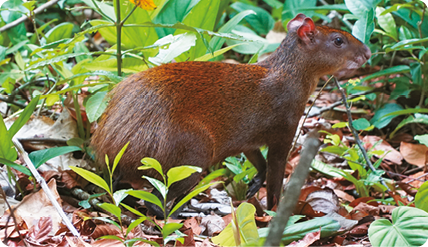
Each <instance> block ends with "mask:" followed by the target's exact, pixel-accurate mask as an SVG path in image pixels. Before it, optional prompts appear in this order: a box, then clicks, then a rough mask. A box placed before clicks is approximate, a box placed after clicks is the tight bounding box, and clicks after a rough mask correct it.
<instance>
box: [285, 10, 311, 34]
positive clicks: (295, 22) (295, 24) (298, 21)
mask: <svg viewBox="0 0 428 247" xmlns="http://www.w3.org/2000/svg"><path fill="white" fill-rule="evenodd" d="M305 18H306V15H304V14H302V13H300V14H297V15H296V17H294V18H293V19H292V20H291V21H289V22H288V24H287V30H288V32H292V31H295V30H297V29H298V28H299V27H300V26H301V25H302V24H303V21H304V20H305Z"/></svg>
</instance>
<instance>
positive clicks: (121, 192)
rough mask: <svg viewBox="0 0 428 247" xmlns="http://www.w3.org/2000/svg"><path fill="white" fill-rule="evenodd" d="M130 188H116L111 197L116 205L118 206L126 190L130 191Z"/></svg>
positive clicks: (124, 196)
mask: <svg viewBox="0 0 428 247" xmlns="http://www.w3.org/2000/svg"><path fill="white" fill-rule="evenodd" d="M131 190H132V189H123V190H117V191H115V192H114V193H113V199H114V202H115V205H116V206H119V204H120V203H121V202H122V201H123V199H125V198H126V197H127V196H128V193H127V192H128V191H131Z"/></svg>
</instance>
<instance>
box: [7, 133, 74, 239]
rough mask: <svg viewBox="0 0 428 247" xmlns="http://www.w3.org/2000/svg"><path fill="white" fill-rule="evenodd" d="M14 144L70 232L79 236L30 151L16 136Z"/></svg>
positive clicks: (13, 139)
mask: <svg viewBox="0 0 428 247" xmlns="http://www.w3.org/2000/svg"><path fill="white" fill-rule="evenodd" d="M12 141H13V144H14V145H15V147H16V149H17V150H18V152H19V153H20V154H21V157H22V158H23V159H24V161H25V163H26V164H27V167H28V168H29V169H30V171H31V173H32V174H33V176H34V178H35V179H36V181H37V182H38V183H39V184H40V186H41V187H42V189H43V191H44V192H45V193H46V195H47V196H48V198H49V200H50V201H51V202H52V205H53V206H54V207H55V208H56V210H57V211H58V214H59V215H60V216H61V218H62V220H63V221H64V223H65V225H66V226H67V228H68V229H69V230H70V232H71V233H72V234H73V235H74V236H75V237H79V235H80V234H79V232H77V230H76V228H75V227H74V226H73V224H72V223H71V221H70V220H69V219H68V218H67V215H65V213H64V211H63V210H62V208H61V206H60V205H59V203H58V202H57V200H56V199H55V197H54V195H53V194H52V192H51V190H50V189H49V187H48V185H47V184H46V181H45V180H44V179H43V177H42V176H40V174H39V172H38V171H37V170H36V168H35V167H34V164H33V162H31V160H30V158H29V157H28V153H27V152H25V150H24V148H23V147H22V145H21V143H20V142H19V141H18V139H16V137H14V138H12Z"/></svg>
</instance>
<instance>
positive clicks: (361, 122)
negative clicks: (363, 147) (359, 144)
mask: <svg viewBox="0 0 428 247" xmlns="http://www.w3.org/2000/svg"><path fill="white" fill-rule="evenodd" d="M370 125H371V124H370V122H369V121H368V120H367V119H365V118H359V119H356V120H354V121H352V126H354V128H355V129H356V130H365V129H367V128H369V127H370Z"/></svg>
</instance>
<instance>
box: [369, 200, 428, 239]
mask: <svg viewBox="0 0 428 247" xmlns="http://www.w3.org/2000/svg"><path fill="white" fill-rule="evenodd" d="M427 220H428V213H427V212H425V211H423V210H420V209H418V208H412V207H406V206H400V207H397V208H395V209H394V210H393V211H392V222H391V221H389V220H387V219H379V220H376V221H374V222H373V223H372V224H371V225H370V227H369V239H370V243H371V244H372V245H373V246H397V247H398V246H421V245H423V244H424V243H425V242H426V241H427V239H428V226H427V224H426V221H427Z"/></svg>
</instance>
